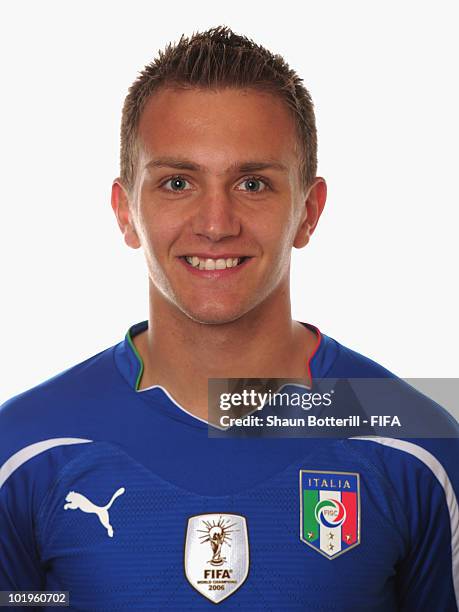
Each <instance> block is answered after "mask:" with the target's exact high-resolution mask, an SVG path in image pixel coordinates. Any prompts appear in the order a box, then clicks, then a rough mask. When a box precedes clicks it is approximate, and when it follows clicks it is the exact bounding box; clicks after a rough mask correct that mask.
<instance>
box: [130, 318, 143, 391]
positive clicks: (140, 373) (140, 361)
mask: <svg viewBox="0 0 459 612" xmlns="http://www.w3.org/2000/svg"><path fill="white" fill-rule="evenodd" d="M126 339H127V341H128V342H129V345H130V347H131V349H132V351H133V353H134V355H135V356H136V357H137V360H138V362H139V373H138V374H137V379H136V381H135V390H136V391H138V390H139V385H140V380H141V378H142V374H143V361H142V357H141V356H140V354H139V352H138V351H137V349H136V348H135V346H134V342H133V341H132V338H131V330H130V329H128V332H127V334H126Z"/></svg>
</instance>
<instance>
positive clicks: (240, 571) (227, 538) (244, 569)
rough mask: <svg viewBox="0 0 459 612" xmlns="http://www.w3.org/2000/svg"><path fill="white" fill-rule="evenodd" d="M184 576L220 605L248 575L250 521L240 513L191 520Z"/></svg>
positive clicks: (188, 528) (195, 517) (197, 517)
mask: <svg viewBox="0 0 459 612" xmlns="http://www.w3.org/2000/svg"><path fill="white" fill-rule="evenodd" d="M184 561H185V576H186V578H187V580H188V582H189V583H190V584H191V586H192V587H193V588H195V589H196V590H197V591H198V593H200V594H201V595H203V596H204V597H206V598H207V599H210V601H212V602H213V603H215V604H218V603H220V602H221V601H223V600H224V599H226V598H227V597H229V596H230V595H232V594H233V593H234V592H235V591H237V590H238V589H239V588H240V587H241V586H242V585H243V584H244V582H245V580H246V578H247V575H248V573H249V539H248V533H247V521H246V519H245V517H243V516H241V515H240V514H227V513H217V514H198V515H196V516H191V517H190V518H189V519H188V525H187V530H186V538H185V559H184Z"/></svg>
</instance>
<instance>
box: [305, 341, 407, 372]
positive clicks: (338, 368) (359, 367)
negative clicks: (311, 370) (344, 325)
mask: <svg viewBox="0 0 459 612" xmlns="http://www.w3.org/2000/svg"><path fill="white" fill-rule="evenodd" d="M314 360H315V361H317V362H318V364H317V365H318V367H317V368H316V369H317V370H318V372H317V373H316V375H318V376H320V375H321V373H323V375H326V376H331V377H337V378H340V377H342V378H344V377H346V378H347V377H361V378H369V377H373V378H394V377H396V374H394V373H393V372H391V371H390V370H389V369H387V368H386V367H384V366H383V365H381V364H380V363H378V362H377V361H375V360H374V359H372V358H370V357H368V356H366V355H363V354H362V353H359V352H358V351H356V350H354V349H351V348H349V347H348V346H346V345H344V344H342V343H341V342H339V341H338V340H336V339H335V338H332V337H331V336H328V335H327V334H324V333H321V344H320V346H319V349H318V351H317V354H316V355H315V356H314Z"/></svg>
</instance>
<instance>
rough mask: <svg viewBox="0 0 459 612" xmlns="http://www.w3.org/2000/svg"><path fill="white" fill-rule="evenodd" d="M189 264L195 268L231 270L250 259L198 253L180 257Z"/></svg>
mask: <svg viewBox="0 0 459 612" xmlns="http://www.w3.org/2000/svg"><path fill="white" fill-rule="evenodd" d="M180 259H181V260H182V261H184V262H185V263H186V265H187V266H189V267H191V268H194V269H195V270H205V271H213V270H229V269H232V268H237V267H239V266H241V265H242V264H243V263H244V262H245V261H247V260H248V259H250V257H248V256H242V257H219V258H211V257H199V256H198V255H183V256H182V257H180Z"/></svg>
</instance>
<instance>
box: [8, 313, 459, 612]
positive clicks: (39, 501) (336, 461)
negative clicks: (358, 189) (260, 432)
mask: <svg viewBox="0 0 459 612" xmlns="http://www.w3.org/2000/svg"><path fill="white" fill-rule="evenodd" d="M146 327H147V322H143V323H139V324H137V325H134V326H133V327H131V329H130V330H129V331H128V333H127V335H126V337H125V339H124V340H123V341H122V342H120V343H119V344H117V345H115V346H113V347H111V348H109V349H107V350H105V351H103V352H101V353H99V354H97V355H95V356H94V357H92V358H90V359H88V360H86V361H84V362H83V363H80V364H79V365H77V366H75V367H72V368H71V369H69V370H66V371H65V372H63V373H61V374H59V375H58V376H56V377H54V378H52V379H50V380H48V381H46V382H44V383H43V384H41V385H39V386H37V387H35V388H33V389H32V390H30V391H27V392H25V393H23V394H21V395H19V396H17V397H15V398H13V399H11V400H10V401H8V402H7V403H5V404H4V405H3V407H2V408H1V409H0V590H47V591H51V590H64V591H69V598H70V609H77V610H97V611H101V612H102V611H114V610H132V609H139V610H140V609H143V610H159V611H162V610H179V611H183V610H211V609H213V606H214V605H215V604H218V605H219V607H220V608H221V609H222V610H251V611H252V610H268V611H273V612H279V611H283V610H298V611H299V610H321V611H327V610H328V611H332V610H333V611H335V612H336V611H356V610H362V611H363V610H364V611H366V612H392V611H396V610H397V611H399V610H404V611H408V610H409V611H413V612H414V611H415V612H424V611H425V612H432V611H433V610H435V611H436V612H437V611H438V612H453V611H457V610H458V607H457V599H458V594H459V509H458V503H457V495H458V489H459V478H458V470H457V461H458V456H459V455H458V440H457V438H456V439H454V438H451V439H424V440H400V439H391V438H384V437H371V438H364V439H351V438H350V439H325V438H321V439H312V438H309V439H300V438H291V439H274V438H272V439H269V438H260V439H256V438H255V439H244V438H234V439H218V438H217V439H215V438H212V437H209V435H208V427H207V425H206V423H205V422H203V421H201V420H199V419H197V418H195V417H193V416H192V415H190V414H188V413H187V412H186V410H185V409H184V408H182V407H180V406H179V405H178V404H177V403H176V402H174V400H173V398H172V397H171V396H170V395H169V394H168V392H167V390H165V389H163V388H161V387H158V386H155V387H152V388H149V389H144V390H139V388H138V387H139V380H140V377H141V373H142V363H141V361H140V359H139V356H138V355H137V353H136V351H135V348H134V345H133V343H132V337H133V336H134V335H135V334H137V333H140V332H141V331H143V330H144V329H146ZM309 328H310V329H312V330H313V331H315V332H316V333H317V334H318V338H319V340H320V342H319V343H318V348H317V350H316V351H315V353H314V355H313V357H312V358H311V360H310V363H309V367H310V371H311V375H312V377H313V378H327V377H330V378H333V377H336V378H338V377H375V378H378V377H385V376H393V375H392V374H391V373H390V372H388V371H387V370H385V369H384V368H383V367H382V366H380V365H378V364H376V363H375V362H374V361H371V360H370V359H368V358H366V357H364V356H362V355H360V354H358V353H356V352H355V351H352V350H350V349H349V348H346V347H345V346H343V345H341V344H340V343H338V342H337V341H335V340H334V339H332V338H330V337H328V336H326V335H324V334H320V332H319V331H318V330H317V328H315V327H314V326H309ZM435 409H436V408H435V405H434V403H433V402H432V410H435ZM28 609H30V608H28ZM40 609H44V608H40Z"/></svg>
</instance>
